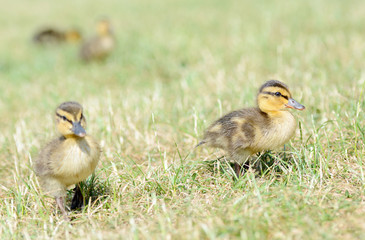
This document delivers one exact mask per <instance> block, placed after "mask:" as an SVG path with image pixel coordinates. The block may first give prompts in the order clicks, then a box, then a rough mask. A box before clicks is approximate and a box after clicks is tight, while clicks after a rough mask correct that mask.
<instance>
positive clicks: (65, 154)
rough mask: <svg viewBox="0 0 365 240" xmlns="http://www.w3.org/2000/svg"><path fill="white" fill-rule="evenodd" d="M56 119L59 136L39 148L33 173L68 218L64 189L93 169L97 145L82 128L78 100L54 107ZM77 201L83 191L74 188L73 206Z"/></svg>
mask: <svg viewBox="0 0 365 240" xmlns="http://www.w3.org/2000/svg"><path fill="white" fill-rule="evenodd" d="M55 118H56V125H57V130H58V132H59V133H60V135H61V136H59V137H57V138H56V139H54V140H52V141H51V142H50V143H48V144H47V145H46V146H45V147H44V148H43V149H42V150H41V151H40V154H39V156H38V158H37V159H36V161H35V173H36V175H37V176H38V179H39V182H40V185H41V187H42V188H43V190H44V192H45V193H46V194H48V195H51V196H53V197H55V199H56V203H57V206H58V207H59V208H60V210H61V212H62V214H63V215H64V217H65V218H66V219H68V218H67V211H66V209H65V196H66V191H67V189H68V188H69V187H70V186H72V185H74V184H77V183H79V182H81V181H83V180H85V179H86V178H87V177H88V176H89V175H91V174H92V173H93V172H94V170H95V167H96V165H97V163H98V161H99V157H100V147H99V144H98V143H97V142H96V141H95V140H94V139H93V138H92V137H91V136H89V135H88V134H87V133H86V131H85V128H86V119H85V116H84V114H83V108H82V106H81V105H80V104H79V103H77V102H64V103H62V104H61V105H60V106H58V107H57V109H56V113H55ZM80 198H81V199H80ZM80 201H81V202H80ZM80 204H81V205H82V194H81V192H80V189H79V188H77V190H76V192H75V196H74V199H73V200H72V205H74V208H76V207H79V206H80ZM71 208H73V207H72V206H71Z"/></svg>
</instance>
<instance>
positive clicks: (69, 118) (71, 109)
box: [56, 102, 86, 138]
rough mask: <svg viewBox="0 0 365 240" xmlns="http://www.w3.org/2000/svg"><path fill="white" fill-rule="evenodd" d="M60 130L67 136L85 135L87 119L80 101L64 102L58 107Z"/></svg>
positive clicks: (57, 114)
mask: <svg viewBox="0 0 365 240" xmlns="http://www.w3.org/2000/svg"><path fill="white" fill-rule="evenodd" d="M56 124H57V129H58V131H59V132H60V133H61V134H62V135H63V136H65V137H66V138H67V137H85V136H86V131H85V128H86V119H85V117H84V115H83V109H82V106H81V105H80V104H79V103H78V102H64V103H62V104H61V105H60V106H58V108H57V109H56Z"/></svg>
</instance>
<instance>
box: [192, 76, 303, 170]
mask: <svg viewBox="0 0 365 240" xmlns="http://www.w3.org/2000/svg"><path fill="white" fill-rule="evenodd" d="M257 105H258V107H255V108H244V109H241V110H237V111H233V112H231V113H228V114H227V115H225V116H223V117H221V118H220V119H218V120H217V121H215V122H214V123H213V124H212V125H211V126H210V127H208V128H207V130H206V131H205V134H204V138H203V140H202V141H201V142H200V143H199V144H198V145H197V146H200V145H203V144H205V145H206V146H208V147H215V148H221V149H223V150H225V151H226V152H227V153H228V154H229V158H230V160H233V161H234V170H235V173H236V175H237V176H240V175H242V174H243V172H242V168H247V167H248V166H249V165H248V164H247V163H246V162H247V161H248V158H249V157H250V156H251V155H253V154H255V153H257V152H260V151H266V150H273V149H276V148H278V147H280V146H283V145H284V144H285V143H286V142H288V141H289V139H290V138H292V137H293V135H294V133H295V129H296V125H297V123H296V121H295V118H294V116H293V115H292V114H291V113H290V112H288V111H287V109H288V108H293V109H297V110H304V109H305V107H304V106H303V105H301V104H300V103H298V102H297V101H295V100H294V99H293V98H292V95H291V93H290V91H289V89H288V87H287V86H286V85H285V84H284V83H282V82H279V81H277V80H270V81H268V82H266V83H265V84H263V85H262V86H261V88H260V90H259V93H258V95H257Z"/></svg>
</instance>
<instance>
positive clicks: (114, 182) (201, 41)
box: [0, 0, 365, 239]
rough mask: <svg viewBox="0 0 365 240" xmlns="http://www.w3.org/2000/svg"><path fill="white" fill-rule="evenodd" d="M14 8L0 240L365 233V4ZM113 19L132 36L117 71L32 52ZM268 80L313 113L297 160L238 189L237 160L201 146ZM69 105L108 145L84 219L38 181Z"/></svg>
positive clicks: (1, 156) (291, 154)
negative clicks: (53, 30)
mask: <svg viewBox="0 0 365 240" xmlns="http://www.w3.org/2000/svg"><path fill="white" fill-rule="evenodd" d="M0 12H1V14H0V23H1V28H0V36H1V38H0V53H1V54H0V84H1V87H0V176H1V178H0V197H1V200H2V201H1V205H0V238H1V239H22V238H23V239H359V238H363V239H364V238H365V174H364V170H365V167H364V165H363V159H364V155H365V147H364V142H365V127H364V126H365V120H364V112H363V109H364V107H365V101H364V88H365V72H364V62H365V61H364V60H365V40H364V36H365V35H364V34H365V24H364V22H365V2H363V1H360V0H358V1H356V0H355V1H341V0H335V1H329V0H328V1H316V0H309V1H307V0H306V1H305V0H299V1H281V0H274V1H263V0H260V1H254V0H249V1H233V0H232V1H231V0H227V1H221V0H202V1H193V0H185V1H180V0H166V1H163V0H156V1H147V0H138V1H125V0H124V1H117V0H114V1H93V2H91V1H86V0H76V1H73V2H72V3H71V2H66V1H52V2H51V1H45V0H34V1H10V2H9V1H8V2H7V3H3V4H2V9H1V10H0ZM103 16H107V17H108V18H109V19H110V20H111V22H112V23H113V26H114V31H115V34H116V37H117V39H118V45H117V48H116V50H115V52H114V53H113V55H112V56H111V57H110V58H109V59H108V60H107V61H106V62H105V63H101V64H98V63H93V64H88V65H86V64H83V63H81V62H80V61H79V59H78V58H77V53H78V48H79V46H78V45H77V44H74V45H73V44H69V45H67V44H66V45H61V46H58V47H46V48H42V47H37V46H34V44H32V42H31V41H30V39H31V36H32V34H33V33H34V31H35V30H37V29H38V28H39V27H41V26H44V25H49V24H51V25H55V26H59V27H64V28H67V27H72V26H76V27H79V28H80V29H82V31H83V33H84V34H85V35H87V36H89V35H91V34H92V33H93V31H94V29H93V28H94V24H95V21H96V20H97V19H99V18H100V17H103ZM268 79H279V80H281V81H284V82H285V83H287V84H288V85H289V87H290V88H291V91H292V94H293V97H294V98H295V99H297V100H298V101H299V102H301V103H302V104H304V105H305V106H306V108H307V109H306V111H304V112H294V114H295V116H296V118H297V119H298V123H299V125H300V128H298V130H297V134H296V136H295V137H294V138H293V139H292V140H291V142H290V143H289V144H287V145H286V148H285V149H286V152H285V155H284V154H278V153H275V152H272V154H271V159H274V161H272V160H271V164H270V166H269V168H268V169H267V171H266V172H265V173H264V174H255V173H253V172H249V173H248V174H246V175H245V176H244V177H242V178H240V179H238V180H234V179H233V178H232V175H231V173H230V168H229V166H228V165H227V164H226V163H225V162H224V161H223V162H217V161H215V159H217V158H218V157H220V156H221V155H222V152H220V151H219V150H217V149H206V148H202V149H197V150H194V149H193V148H194V146H195V144H197V143H198V141H199V139H200V137H201V136H202V134H203V131H204V129H205V128H206V127H207V126H208V125H209V124H210V123H211V122H212V121H214V120H215V119H216V118H218V117H219V116H221V115H222V114H224V113H226V112H229V111H231V110H234V109H238V108H242V107H246V106H253V105H255V97H256V93H257V89H258V88H259V86H260V85H261V84H262V83H263V82H265V81H266V80H268ZM67 100H76V101H79V102H80V103H82V104H83V106H84V108H85V116H86V118H87V120H88V129H87V130H88V132H89V133H90V134H91V135H93V136H94V137H95V138H96V139H98V140H99V142H100V144H101V145H102V148H103V153H102V158H101V161H100V163H99V165H98V167H97V171H96V176H95V178H94V179H89V181H88V186H90V185H93V186H94V191H93V192H92V193H91V195H92V196H93V198H92V200H93V201H90V204H89V205H88V206H87V207H85V208H84V209H83V210H82V211H78V212H74V213H71V217H72V218H74V220H73V221H72V222H71V224H70V223H67V222H64V221H63V219H62V215H61V214H60V213H59V212H57V211H56V210H55V208H54V200H53V199H52V198H50V197H47V196H44V195H42V194H41V192H40V190H39V185H38V181H37V179H36V177H35V174H34V172H33V170H32V161H33V159H35V158H36V156H37V154H38V152H39V149H40V148H41V147H42V146H43V145H44V144H45V143H46V142H47V141H49V140H50V139H51V138H52V137H54V136H55V134H56V131H55V128H54V122H53V113H54V109H55V108H56V106H58V104H60V103H61V102H63V101H67ZM70 195H71V193H70Z"/></svg>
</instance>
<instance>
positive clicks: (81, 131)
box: [72, 122, 86, 137]
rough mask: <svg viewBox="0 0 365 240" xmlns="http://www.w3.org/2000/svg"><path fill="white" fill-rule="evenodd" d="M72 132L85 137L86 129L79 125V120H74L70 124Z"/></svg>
mask: <svg viewBox="0 0 365 240" xmlns="http://www.w3.org/2000/svg"><path fill="white" fill-rule="evenodd" d="M72 132H73V133H74V134H75V135H76V136H78V137H85V136H86V131H85V129H84V128H83V127H82V126H81V124H80V122H74V123H73V124H72Z"/></svg>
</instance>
